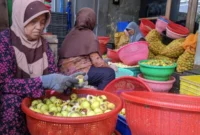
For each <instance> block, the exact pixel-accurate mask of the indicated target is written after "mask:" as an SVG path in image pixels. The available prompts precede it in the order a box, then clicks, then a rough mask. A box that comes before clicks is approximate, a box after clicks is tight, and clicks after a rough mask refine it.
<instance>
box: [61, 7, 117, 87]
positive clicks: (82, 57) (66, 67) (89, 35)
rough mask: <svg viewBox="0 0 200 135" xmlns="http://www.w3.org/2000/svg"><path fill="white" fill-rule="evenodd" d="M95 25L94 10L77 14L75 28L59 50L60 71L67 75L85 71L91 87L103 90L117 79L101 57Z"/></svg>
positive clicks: (82, 10) (83, 9)
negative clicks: (94, 30)
mask: <svg viewBox="0 0 200 135" xmlns="http://www.w3.org/2000/svg"><path fill="white" fill-rule="evenodd" d="M95 25H96V15H95V12H94V10H92V9H90V8H82V9H81V10H80V11H79V12H78V13H77V18H76V22H75V26H74V28H73V29H72V30H71V31H70V32H69V34H68V35H67V36H66V37H65V40H64V41H63V43H62V46H61V48H60V50H59V54H58V55H59V70H60V72H62V73H64V74H66V75H70V74H73V73H76V72H79V71H83V72H85V73H87V75H88V82H89V85H92V86H95V87H97V89H99V90H103V89H104V87H105V86H106V85H107V84H108V83H109V82H111V81H112V80H113V79H115V72H114V70H113V69H112V68H111V67H110V66H109V65H108V64H107V63H106V62H104V60H103V59H102V57H101V53H100V50H99V42H98V39H97V37H96V36H95V34H94V32H93V29H94V27H95ZM113 68H114V67H113Z"/></svg>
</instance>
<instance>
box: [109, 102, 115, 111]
mask: <svg viewBox="0 0 200 135" xmlns="http://www.w3.org/2000/svg"><path fill="white" fill-rule="evenodd" d="M107 106H108V109H111V110H113V109H115V104H113V103H108V105H107Z"/></svg>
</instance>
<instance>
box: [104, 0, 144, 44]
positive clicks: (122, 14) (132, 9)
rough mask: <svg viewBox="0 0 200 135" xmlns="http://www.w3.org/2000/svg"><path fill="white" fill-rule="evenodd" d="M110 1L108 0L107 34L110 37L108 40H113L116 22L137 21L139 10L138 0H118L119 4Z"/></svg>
mask: <svg viewBox="0 0 200 135" xmlns="http://www.w3.org/2000/svg"><path fill="white" fill-rule="evenodd" d="M112 2H113V1H112V0H109V3H108V23H107V34H109V36H110V37H111V41H110V42H113V36H114V33H115V32H116V28H117V27H116V26H117V22H119V21H137V20H138V17H139V10H140V0H120V5H114V4H112Z"/></svg>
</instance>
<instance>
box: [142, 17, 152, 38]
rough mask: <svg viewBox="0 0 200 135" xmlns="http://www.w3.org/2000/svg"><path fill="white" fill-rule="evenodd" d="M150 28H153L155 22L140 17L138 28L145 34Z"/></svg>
mask: <svg viewBox="0 0 200 135" xmlns="http://www.w3.org/2000/svg"><path fill="white" fill-rule="evenodd" d="M152 29H155V24H154V23H153V22H151V21H149V20H148V19H141V22H140V30H141V32H142V33H143V34H144V36H146V35H147V34H148V33H149V32H150V31H151V30H152Z"/></svg>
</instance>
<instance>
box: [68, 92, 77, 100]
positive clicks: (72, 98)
mask: <svg viewBox="0 0 200 135" xmlns="http://www.w3.org/2000/svg"><path fill="white" fill-rule="evenodd" d="M70 98H71V100H76V99H77V98H78V96H77V94H75V93H73V94H71V95H70Z"/></svg>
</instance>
